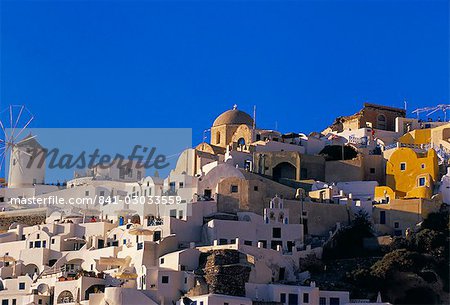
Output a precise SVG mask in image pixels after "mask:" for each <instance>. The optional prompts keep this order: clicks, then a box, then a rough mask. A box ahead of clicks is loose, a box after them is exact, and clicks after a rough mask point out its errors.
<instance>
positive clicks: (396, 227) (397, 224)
mask: <svg viewBox="0 0 450 305" xmlns="http://www.w3.org/2000/svg"><path fill="white" fill-rule="evenodd" d="M399 227H400V224H399V223H398V221H396V222H394V228H395V229H398V228H399Z"/></svg>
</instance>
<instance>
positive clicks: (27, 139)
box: [15, 135, 37, 145]
mask: <svg viewBox="0 0 450 305" xmlns="http://www.w3.org/2000/svg"><path fill="white" fill-rule="evenodd" d="M36 137H37V135H34V136H32V137H28V138H26V139H23V140H20V141H19V142H17V143H15V145H19V144H22V143H25V142H26V141H29V140H31V139H34V138H36Z"/></svg>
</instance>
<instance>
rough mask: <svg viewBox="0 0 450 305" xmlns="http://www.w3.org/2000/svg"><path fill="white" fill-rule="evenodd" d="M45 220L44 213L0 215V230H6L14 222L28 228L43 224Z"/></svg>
mask: <svg viewBox="0 0 450 305" xmlns="http://www.w3.org/2000/svg"><path fill="white" fill-rule="evenodd" d="M45 218H46V214H45V212H43V213H36V214H29V215H0V230H1V231H4V230H7V229H8V228H9V226H10V225H11V224H12V223H14V222H17V223H21V224H25V225H28V226H34V225H38V224H41V223H43V222H45Z"/></svg>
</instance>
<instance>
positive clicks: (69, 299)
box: [56, 290, 74, 304]
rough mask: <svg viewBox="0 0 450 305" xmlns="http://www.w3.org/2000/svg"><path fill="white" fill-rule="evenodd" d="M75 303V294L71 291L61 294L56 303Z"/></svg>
mask: <svg viewBox="0 0 450 305" xmlns="http://www.w3.org/2000/svg"><path fill="white" fill-rule="evenodd" d="M73 302H74V299H73V294H72V292H70V291H69V290H64V291H63V292H61V293H60V294H59V296H58V298H57V299H56V303H58V304H64V303H73Z"/></svg>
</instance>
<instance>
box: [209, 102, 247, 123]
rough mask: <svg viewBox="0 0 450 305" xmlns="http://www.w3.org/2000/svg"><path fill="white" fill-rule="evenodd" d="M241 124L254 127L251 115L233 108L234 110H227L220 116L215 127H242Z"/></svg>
mask: <svg viewBox="0 0 450 305" xmlns="http://www.w3.org/2000/svg"><path fill="white" fill-rule="evenodd" d="M241 124H245V125H248V126H252V125H253V119H252V117H251V116H250V115H249V114H247V113H245V112H244V111H240V110H237V108H236V107H233V109H232V110H227V111H225V112H224V113H222V114H221V115H219V116H218V117H217V118H216V119H215V121H214V123H213V127H216V126H220V125H241Z"/></svg>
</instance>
